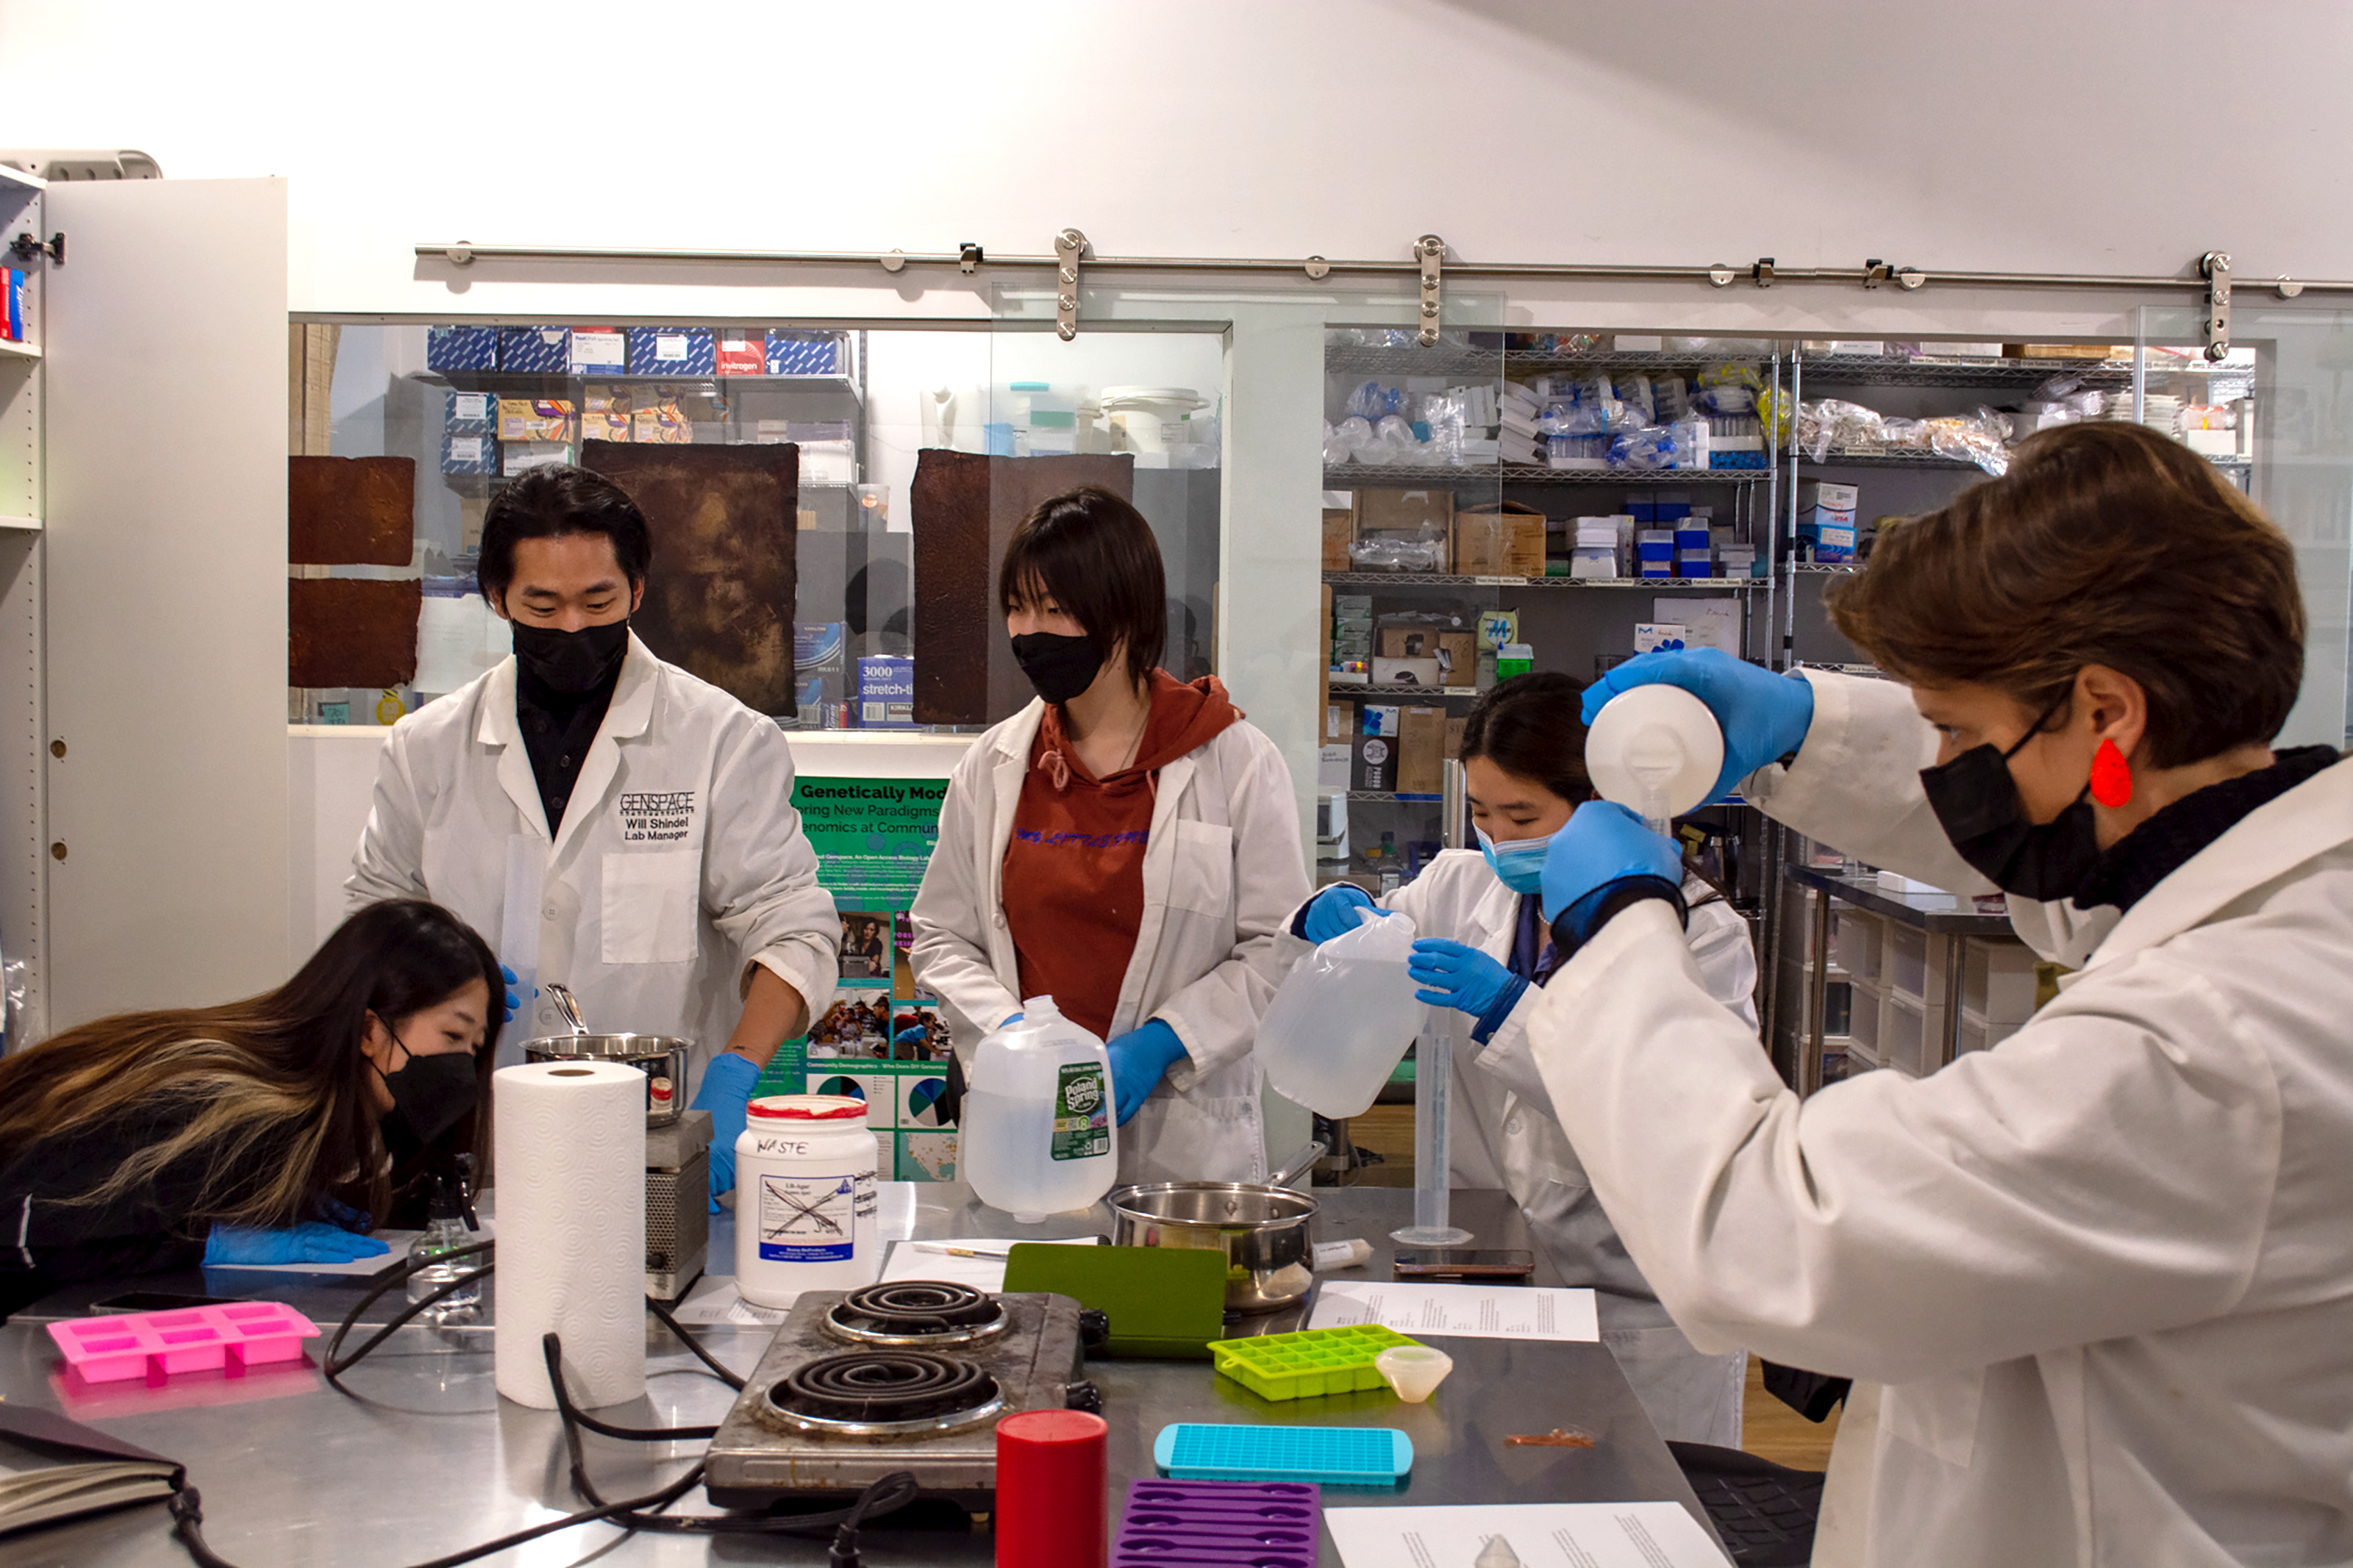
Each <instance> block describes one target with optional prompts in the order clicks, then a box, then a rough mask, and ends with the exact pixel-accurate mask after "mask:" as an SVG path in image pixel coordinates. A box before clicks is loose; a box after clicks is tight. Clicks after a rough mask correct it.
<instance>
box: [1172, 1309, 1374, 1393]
mask: <svg viewBox="0 0 2353 1568" xmlns="http://www.w3.org/2000/svg"><path fill="white" fill-rule="evenodd" d="M1419 1343H1420V1341H1419V1340H1413V1339H1409V1338H1407V1337H1406V1336H1405V1335H1403V1334H1401V1333H1398V1331H1396V1330H1394V1329H1385V1328H1383V1327H1381V1325H1380V1324H1378V1323H1354V1324H1351V1325H1349V1326H1348V1327H1346V1328H1343V1329H1306V1330H1303V1331H1300V1332H1298V1333H1295V1334H1261V1335H1260V1336H1258V1337H1257V1338H1255V1339H1247V1340H1219V1341H1218V1342H1216V1343H1215V1344H1213V1345H1211V1346H1210V1347H1209V1357H1210V1359H1211V1360H1212V1361H1214V1362H1216V1363H1217V1366H1218V1370H1219V1372H1221V1373H1225V1374H1226V1375H1227V1376H1228V1377H1230V1378H1232V1379H1233V1380H1234V1381H1235V1382H1236V1383H1239V1384H1241V1385H1242V1386H1243V1387H1244V1388H1247V1389H1249V1390H1250V1392H1251V1393H1253V1394H1257V1395H1258V1396H1259V1397H1260V1398H1261V1399H1306V1398H1309V1397H1311V1396H1313V1395H1314V1394H1346V1393H1349V1392H1351V1391H1353V1390H1356V1389H1359V1388H1378V1387H1380V1386H1381V1385H1382V1384H1381V1374H1380V1373H1379V1372H1378V1371H1377V1370H1376V1369H1375V1367H1374V1366H1373V1358H1374V1357H1375V1356H1377V1355H1379V1354H1380V1353H1381V1352H1383V1351H1385V1350H1387V1349H1388V1348H1389V1347H1390V1346H1391V1345H1411V1344H1419Z"/></svg>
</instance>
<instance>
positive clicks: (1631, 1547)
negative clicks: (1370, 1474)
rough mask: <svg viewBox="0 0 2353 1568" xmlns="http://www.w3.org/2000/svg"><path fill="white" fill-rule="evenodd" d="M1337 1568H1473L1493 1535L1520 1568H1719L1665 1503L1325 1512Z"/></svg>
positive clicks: (1694, 1529) (1677, 1510)
mask: <svg viewBox="0 0 2353 1568" xmlns="http://www.w3.org/2000/svg"><path fill="white" fill-rule="evenodd" d="M1324 1525H1325V1527H1326V1528H1327V1529H1329V1530H1330V1531H1332V1544H1334V1545H1335V1546H1336V1547H1338V1548H1339V1549H1340V1561H1341V1562H1342V1563H1345V1564H1346V1565H1347V1568H1475V1564H1476V1563H1477V1562H1478V1558H1479V1553H1480V1552H1482V1551H1484V1550H1485V1549H1486V1546H1487V1542H1490V1541H1492V1540H1493V1539H1494V1538H1495V1537H1496V1536H1498V1535H1500V1536H1502V1537H1503V1538H1504V1542H1505V1543H1506V1544H1508V1545H1509V1546H1510V1547H1511V1549H1512V1552H1513V1555H1514V1556H1516V1557H1517V1558H1518V1559H1519V1560H1520V1562H1521V1563H1523V1564H1524V1565H1525V1568H1725V1564H1726V1559H1725V1555H1724V1553H1723V1552H1722V1551H1720V1550H1719V1549H1718V1548H1717V1546H1716V1544H1715V1542H1713V1541H1711V1540H1709V1539H1708V1535H1707V1531H1705V1530H1704V1529H1703V1528H1701V1526H1700V1522H1699V1521H1697V1520H1695V1519H1694V1518H1693V1517H1692V1516H1691V1515H1690V1513H1688V1512H1687V1511H1685V1510H1684V1508H1683V1504H1681V1503H1674V1502H1532V1503H1503V1504H1491V1503H1481V1504H1475V1505H1470V1506H1465V1507H1461V1508H1329V1507H1327V1508H1325V1509H1324Z"/></svg>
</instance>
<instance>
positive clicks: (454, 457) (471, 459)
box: [441, 427, 499, 474]
mask: <svg viewBox="0 0 2353 1568" xmlns="http://www.w3.org/2000/svg"><path fill="white" fill-rule="evenodd" d="M441 471H442V472H443V473H445V474H495V473H497V472H498V471H499V443H498V439H497V437H493V436H491V435H489V434H487V433H485V434H480V435H460V434H459V432H458V431H457V429H456V428H455V427H448V428H445V429H443V431H442V432H441Z"/></svg>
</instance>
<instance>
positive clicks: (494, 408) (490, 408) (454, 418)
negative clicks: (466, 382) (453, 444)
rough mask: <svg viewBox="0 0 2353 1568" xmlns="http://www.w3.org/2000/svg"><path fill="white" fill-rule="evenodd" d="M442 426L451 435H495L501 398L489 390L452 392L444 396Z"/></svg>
mask: <svg viewBox="0 0 2353 1568" xmlns="http://www.w3.org/2000/svg"><path fill="white" fill-rule="evenodd" d="M441 426H442V429H443V431H444V433H445V434H448V435H451V436H495V435H497V434H498V427H499V400H498V398H497V396H496V395H493V394H491V393H488V392H452V393H448V394H447V395H445V396H444V399H443V402H442V407H441Z"/></svg>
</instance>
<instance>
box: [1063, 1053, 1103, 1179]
mask: <svg viewBox="0 0 2353 1568" xmlns="http://www.w3.org/2000/svg"><path fill="white" fill-rule="evenodd" d="M1049 1152H1050V1153H1051V1154H1052V1155H1053V1157H1054V1158H1055V1159H1057V1160H1085V1159H1090V1158H1092V1157H1093V1156H1095V1155H1097V1154H1108V1153H1110V1152H1111V1094H1110V1092H1109V1089H1108V1088H1107V1087H1106V1086H1105V1084H1104V1083H1103V1068H1101V1067H1099V1066H1097V1065H1096V1064H1095V1063H1093V1062H1071V1063H1070V1064H1069V1065H1067V1066H1065V1067H1064V1068H1062V1069H1061V1070H1060V1073H1059V1074H1057V1076H1056V1079H1055V1083H1054V1139H1053V1142H1052V1143H1051V1144H1050V1147H1049Z"/></svg>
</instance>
